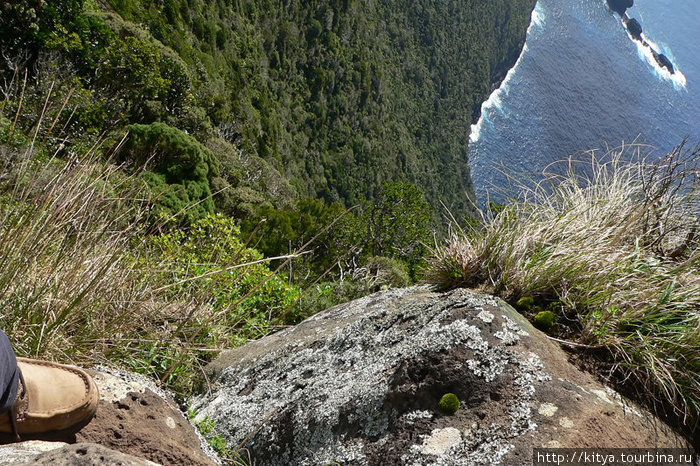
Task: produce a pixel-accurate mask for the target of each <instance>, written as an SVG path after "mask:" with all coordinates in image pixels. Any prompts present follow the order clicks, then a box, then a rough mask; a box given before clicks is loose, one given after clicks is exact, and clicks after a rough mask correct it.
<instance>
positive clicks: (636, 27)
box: [627, 18, 642, 40]
mask: <svg viewBox="0 0 700 466" xmlns="http://www.w3.org/2000/svg"><path fill="white" fill-rule="evenodd" d="M627 30H628V31H629V33H630V35H631V36H632V37H634V38H635V39H637V40H642V25H641V24H639V21H637V20H636V19H634V18H632V19H630V20H629V21H627Z"/></svg>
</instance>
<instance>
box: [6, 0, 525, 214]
mask: <svg viewBox="0 0 700 466" xmlns="http://www.w3.org/2000/svg"><path fill="white" fill-rule="evenodd" d="M534 3H535V1H534V0H514V1H513V0H495V1H494V0H488V1H487V0H479V1H469V2H459V1H456V0H442V1H438V2H435V1H428V0H419V1H413V2H406V1H401V0H391V1H384V2H375V1H358V0H333V1H330V2H328V1H310V2H301V1H299V0H283V1H272V0H263V1H244V0H216V1H212V2H208V1H203V0H156V1H151V0H99V1H97V2H95V0H70V1H57V0H48V1H44V2H24V1H21V2H20V1H11V2H4V3H3V5H2V7H1V8H2V11H1V14H2V20H1V21H0V23H1V24H0V32H1V33H2V37H3V41H2V46H3V49H4V54H5V57H17V56H20V55H21V56H25V55H22V54H26V58H27V59H28V61H29V62H30V63H31V64H32V65H34V66H36V64H37V63H38V64H40V65H42V66H43V67H44V68H54V69H52V70H47V71H45V73H46V74H51V75H53V76H56V75H59V77H60V76H63V77H64V78H65V80H69V78H70V76H71V74H72V73H74V74H75V75H76V76H77V77H78V82H73V81H72V82H70V83H65V82H64V83H58V86H57V87H58V88H59V92H61V89H63V91H62V92H64V93H65V92H67V89H68V88H69V87H73V86H75V85H76V84H77V85H78V86H79V87H80V88H81V89H79V91H78V92H77V93H76V95H78V96H82V97H83V108H80V109H78V111H77V112H76V114H75V115H74V116H73V121H74V123H73V124H74V125H75V129H76V131H77V130H80V132H84V131H92V132H94V133H100V132H102V131H104V130H109V131H118V130H123V129H125V128H126V126H127V125H128V124H134V123H138V124H151V123H155V122H161V123H164V124H166V125H168V126H172V127H174V128H177V129H179V130H182V131H184V132H186V133H188V134H189V135H191V136H193V137H194V138H195V139H196V140H198V141H199V142H200V143H202V144H205V143H208V142H209V143H210V144H211V141H213V140H217V139H220V140H223V141H225V144H224V143H216V144H214V145H215V146H216V148H217V149H218V151H214V154H215V156H216V158H218V159H223V163H221V164H220V165H221V167H220V168H221V169H220V170H218V171H212V172H210V173H209V175H208V183H209V186H208V187H207V189H204V190H203V191H202V193H204V194H208V193H209V192H212V191H213V192H223V193H225V194H222V195H219V196H218V197H217V199H216V200H217V204H218V206H217V207H219V209H222V210H224V211H226V212H227V213H229V214H232V215H243V214H249V213H250V212H249V210H250V209H249V206H247V205H246V203H248V204H249V203H250V202H249V201H250V200H251V199H250V197H251V196H252V197H253V198H254V199H258V201H260V202H262V201H264V200H267V201H268V202H271V203H272V205H274V206H275V207H286V206H289V205H290V204H293V203H294V201H295V200H296V199H301V198H306V197H312V198H317V199H322V200H324V201H325V202H328V203H331V202H336V201H338V202H340V203H341V204H343V205H345V206H350V205H354V204H356V203H357V202H358V201H360V200H361V199H366V198H368V199H373V198H375V197H376V196H377V195H378V193H379V190H380V187H381V186H382V184H383V183H384V182H386V181H396V180H402V181H408V182H411V183H414V184H416V185H417V186H419V187H420V188H421V189H422V190H424V191H425V193H426V198H427V200H428V201H429V203H430V204H431V206H432V208H433V209H434V210H435V211H440V210H442V208H441V206H440V202H443V203H444V204H445V205H446V206H448V207H449V208H450V209H451V211H452V212H453V213H454V214H456V215H464V214H466V213H467V212H468V211H469V209H470V203H469V201H468V199H467V196H468V195H471V193H472V186H471V181H470V179H469V170H468V166H467V140H468V134H469V126H470V124H471V123H472V122H473V121H474V120H475V118H477V117H478V112H479V108H480V105H481V102H482V101H483V100H484V99H485V98H486V97H487V96H488V94H489V92H490V91H491V90H492V88H493V86H494V83H496V82H497V81H498V80H499V79H500V78H502V76H503V75H504V73H505V71H506V70H507V69H508V67H509V66H510V65H512V63H513V62H514V61H515V59H516V58H517V55H518V54H519V52H520V49H521V47H522V44H523V41H524V38H525V30H526V28H527V25H528V23H529V17H530V11H531V9H532V8H533V7H534ZM47 55H51V57H50V58H48V57H47ZM6 61H7V60H6ZM15 65H16V63H15ZM13 66H14V65H13V64H10V63H3V65H2V68H3V74H4V75H5V76H7V77H8V79H9V76H11V72H12V70H11V68H12V67H13ZM45 85H46V84H45ZM81 91H82V92H81ZM223 141H222V142H223ZM132 153H135V152H134V151H132ZM232 153H233V154H234V155H233V156H232V155H231V154H232ZM241 160H244V162H241ZM251 170H252V171H255V170H258V171H260V172H261V173H263V175H262V176H260V177H258V181H260V182H257V183H255V182H253V183H251V182H249V181H250V180H247V178H251V175H250V173H249V172H250V171H251ZM162 178H163V177H160V178H158V180H159V181H158V182H163V179H162ZM168 178H169V181H168V182H170V183H172V181H173V180H172V176H169V177H168ZM154 180H155V178H154ZM154 182H156V181H154ZM244 188H248V189H244ZM222 190H223V191H222ZM251 190H252V192H251ZM185 191H188V190H187V189H184V190H183V192H185ZM189 191H191V189H190V190H189ZM188 195H189V197H187V199H185V201H191V200H192V199H190V197H192V193H191V192H190V193H189V194H188Z"/></svg>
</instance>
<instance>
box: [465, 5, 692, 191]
mask: <svg viewBox="0 0 700 466" xmlns="http://www.w3.org/2000/svg"><path fill="white" fill-rule="evenodd" d="M628 15H629V16H630V17H632V18H636V19H637V20H638V21H639V22H640V24H641V25H642V28H643V31H644V32H643V34H644V38H645V39H646V41H647V42H648V43H649V44H652V45H653V47H654V48H656V49H657V51H659V52H661V53H664V54H665V55H666V56H667V57H668V58H669V59H671V61H672V62H673V64H674V66H675V68H676V73H675V74H673V75H672V74H670V73H669V72H668V71H667V70H666V69H664V68H661V67H659V66H658V64H657V63H656V61H655V60H654V58H653V56H652V54H651V53H650V52H649V51H648V50H646V49H645V48H644V47H643V46H641V44H639V42H637V41H633V40H632V39H631V37H630V36H629V35H628V34H627V31H626V30H625V28H624V26H623V24H622V22H621V20H620V17H619V16H618V15H617V14H615V13H613V12H612V11H611V10H610V9H608V7H607V5H606V2H605V0H539V1H538V3H537V6H536V8H535V11H534V12H533V14H532V21H531V24H530V27H529V29H528V33H527V40H526V44H525V48H524V50H523V52H522V54H521V56H520V58H519V60H518V62H517V63H516V65H515V66H514V67H513V69H511V70H510V72H509V73H508V76H507V77H506V79H505V80H504V81H503V83H502V84H501V87H500V88H499V89H498V90H496V91H495V92H494V93H493V94H492V95H491V96H490V98H489V100H488V101H487V102H485V103H484V104H483V106H482V115H481V119H480V120H479V121H478V122H477V123H476V124H475V125H473V126H472V128H471V134H470V135H469V139H470V148H469V159H470V160H469V165H470V168H471V173H472V179H473V181H474V186H475V189H476V193H477V199H478V200H479V203H480V204H481V205H483V204H484V203H485V201H486V200H487V199H490V200H496V201H498V200H502V199H503V198H504V197H506V196H508V195H512V194H513V190H514V189H515V188H514V186H515V185H514V183H512V182H511V179H512V178H515V179H524V178H536V177H537V173H539V172H541V171H542V170H543V169H544V168H545V167H547V166H548V165H549V164H551V163H552V162H555V161H557V160H562V159H564V158H566V157H568V156H569V155H571V154H574V153H577V152H579V151H583V150H590V149H598V150H600V151H601V153H604V152H605V151H606V148H607V147H610V148H615V147H619V146H620V145H621V144H623V143H625V144H629V143H632V142H637V143H643V144H647V145H649V150H650V151H652V152H653V153H654V154H658V155H659V156H662V155H664V154H666V153H667V152H668V151H669V150H671V149H672V148H673V147H675V146H676V145H678V144H679V143H680V142H681V141H682V140H683V139H685V138H687V139H688V140H689V142H690V143H692V144H697V143H700V45H699V44H700V35H699V34H698V33H699V32H700V1H698V0H673V1H671V0H637V1H636V2H635V6H634V7H633V8H631V9H629V10H628Z"/></svg>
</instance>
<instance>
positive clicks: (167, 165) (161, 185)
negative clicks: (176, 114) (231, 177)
mask: <svg viewBox="0 0 700 466" xmlns="http://www.w3.org/2000/svg"><path fill="white" fill-rule="evenodd" d="M123 157H127V158H128V159H130V160H132V161H134V162H136V163H137V164H138V165H142V166H143V165H145V166H146V167H147V168H148V170H149V171H148V172H147V173H146V174H145V176H144V178H145V180H146V181H147V183H148V184H149V186H151V187H152V188H153V189H154V191H155V193H156V205H157V206H159V207H160V208H161V209H162V211H163V213H164V214H166V215H168V216H172V215H176V214H178V213H184V216H185V218H186V219H188V220H189V221H192V220H194V219H197V218H201V217H203V216H204V215H207V214H211V213H213V212H214V202H213V200H212V197H211V189H210V187H209V179H210V178H213V177H215V176H217V175H218V174H219V164H218V161H217V160H216V158H215V157H214V154H213V153H212V152H211V151H210V150H209V149H207V148H206V147H204V146H203V145H201V144H200V143H199V142H197V140H196V139H194V138H193V137H191V136H189V135H187V134H185V133H184V132H182V131H180V130H179V129H176V128H173V127H171V126H168V125H166V124H164V123H152V124H150V125H138V124H137V125H131V126H130V127H129V137H128V139H127V141H126V143H125V145H124V151H123Z"/></svg>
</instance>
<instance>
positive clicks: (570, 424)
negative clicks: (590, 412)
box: [559, 416, 574, 429]
mask: <svg viewBox="0 0 700 466" xmlns="http://www.w3.org/2000/svg"><path fill="white" fill-rule="evenodd" d="M559 425H560V426H562V427H563V428H565V429H571V428H572V427H573V426H574V421H572V420H571V419H569V418H568V417H566V416H564V417H562V418H561V419H559Z"/></svg>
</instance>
